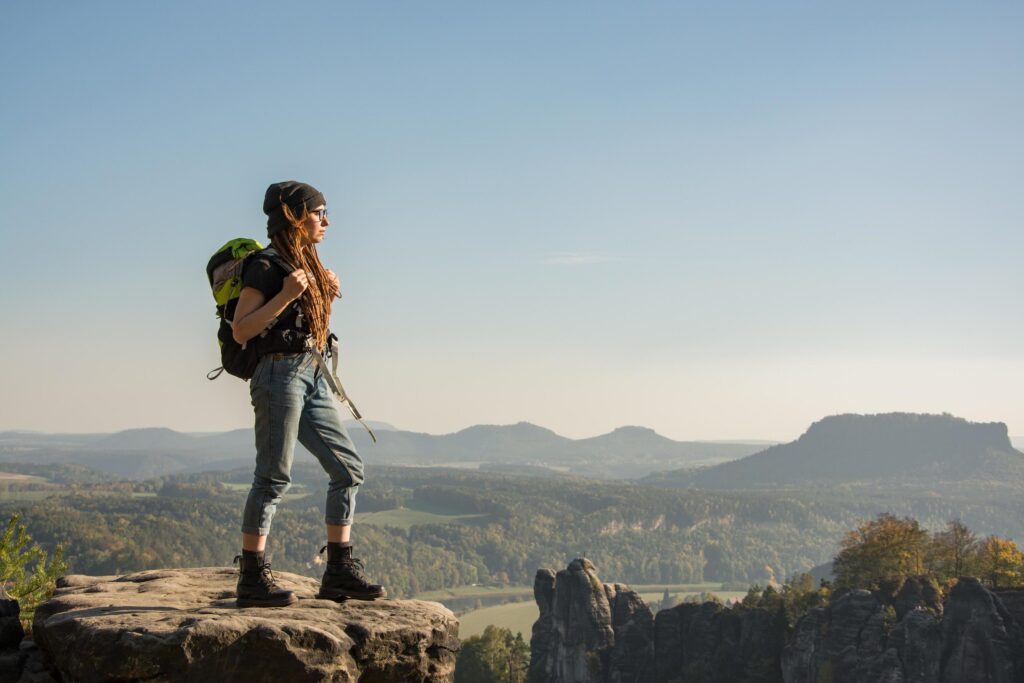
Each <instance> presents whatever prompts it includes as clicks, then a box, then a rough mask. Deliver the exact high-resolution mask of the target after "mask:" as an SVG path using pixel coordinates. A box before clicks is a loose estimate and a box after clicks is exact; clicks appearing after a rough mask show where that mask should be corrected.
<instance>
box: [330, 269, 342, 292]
mask: <svg viewBox="0 0 1024 683" xmlns="http://www.w3.org/2000/svg"><path fill="white" fill-rule="evenodd" d="M327 284H328V286H329V287H330V288H331V296H333V297H338V296H341V283H340V282H338V276H337V275H335V274H334V271H333V270H328V271H327Z"/></svg>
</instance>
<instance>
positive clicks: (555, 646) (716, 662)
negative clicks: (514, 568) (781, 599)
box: [530, 559, 784, 683]
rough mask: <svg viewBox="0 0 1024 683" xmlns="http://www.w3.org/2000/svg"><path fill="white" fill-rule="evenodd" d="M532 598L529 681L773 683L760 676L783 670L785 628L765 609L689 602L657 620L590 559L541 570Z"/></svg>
mask: <svg viewBox="0 0 1024 683" xmlns="http://www.w3.org/2000/svg"><path fill="white" fill-rule="evenodd" d="M534 596H535V598H536V600H537V605H538V606H539V607H540V616H539V618H538V619H537V621H536V623H535V624H534V626H533V637H532V639H531V641H530V680H532V681H548V682H550V683H569V682H572V683H584V682H594V683H606V682H607V683H627V682H630V681H636V682H642V683H648V682H653V681H676V680H679V681H682V680H687V681H689V680H693V681H723V682H725V681H740V680H775V679H773V678H770V677H769V678H757V676H760V675H761V671H762V670H767V671H768V672H770V673H771V672H777V671H778V670H779V655H780V653H781V650H782V644H783V640H782V639H783V637H784V630H783V629H782V628H781V627H780V626H779V625H778V624H776V620H777V615H775V614H772V613H770V612H767V611H766V610H760V609H750V610H727V609H725V608H723V607H722V606H721V605H716V604H713V603H706V604H704V605H689V604H684V605H678V606H676V607H674V608H672V609H670V610H662V611H661V612H659V613H658V615H657V618H656V619H655V618H654V617H653V615H652V614H651V610H650V608H648V607H647V605H646V603H644V602H643V600H641V599H640V596H639V595H637V594H636V593H635V592H633V591H631V590H629V589H628V588H627V587H625V586H623V585H621V584H610V585H606V584H603V583H602V582H601V580H600V579H599V578H598V576H597V571H596V570H595V568H594V565H592V564H591V563H590V562H589V561H588V560H585V559H578V560H574V561H573V562H572V563H570V564H569V566H568V568H567V569H564V570H562V571H560V572H558V573H557V574H556V573H555V572H553V571H552V570H550V569H541V570H540V571H538V572H537V577H536V580H535V581H534ZM744 676H746V677H747V678H744ZM776 678H777V676H776Z"/></svg>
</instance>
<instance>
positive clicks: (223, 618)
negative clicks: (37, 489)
mask: <svg viewBox="0 0 1024 683" xmlns="http://www.w3.org/2000/svg"><path fill="white" fill-rule="evenodd" d="M236 576H237V575H236V574H235V572H234V571H232V570H231V569H221V568H200V569H173V570H157V571H146V572H138V573H135V574H129V575H127V576H120V577H113V576H107V577H90V576H67V577H64V578H63V579H61V581H60V583H59V584H58V590H57V593H56V594H55V595H54V597H53V598H52V599H51V600H49V601H48V602H46V603H45V604H43V605H42V606H41V607H40V608H39V609H38V610H37V611H36V615H35V619H34V621H33V625H32V630H33V635H34V637H35V640H36V643H37V644H38V646H39V648H40V649H41V651H42V652H43V655H44V657H45V659H46V662H47V665H48V666H49V668H50V669H51V671H52V672H54V673H55V674H57V675H59V678H60V680H62V681H64V682H65V683H70V682H73V681H137V680H148V681H193V680H195V681H198V680H202V681H216V680H224V681H228V680H245V681H252V682H254V683H255V682H257V681H284V680H287V681H356V680H359V681H364V682H366V683H375V682H384V681H388V682H390V681H448V680H450V679H451V677H452V674H453V672H454V667H455V654H456V651H457V650H458V647H459V640H458V620H457V619H456V618H455V616H454V615H453V614H452V613H451V612H450V611H449V610H447V609H446V608H444V607H443V606H441V605H439V604H437V603H431V602H422V601H416V600H381V601H375V602H359V601H349V602H346V603H342V604H338V603H334V602H330V601H326V600H316V599H314V597H313V596H314V595H315V594H316V591H317V587H318V583H317V581H315V580H314V579H310V578H306V577H302V576H297V575H294V574H287V573H277V574H275V577H276V578H277V579H278V581H279V583H281V584H282V585H284V586H285V587H287V588H289V589H291V590H294V591H295V592H296V594H297V595H298V597H299V598H300V599H299V601H298V603H296V604H295V605H293V606H291V607H282V608H262V609H239V608H237V607H236V606H235V604H234V583H235V579H236Z"/></svg>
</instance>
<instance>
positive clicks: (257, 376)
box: [249, 353, 274, 390]
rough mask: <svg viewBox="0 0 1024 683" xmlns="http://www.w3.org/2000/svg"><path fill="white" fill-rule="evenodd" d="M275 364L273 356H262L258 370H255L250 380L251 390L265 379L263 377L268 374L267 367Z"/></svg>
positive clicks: (257, 366) (257, 364)
mask: <svg viewBox="0 0 1024 683" xmlns="http://www.w3.org/2000/svg"><path fill="white" fill-rule="evenodd" d="M273 362H274V356H273V354H269V353H268V354H264V355H262V356H260V360H259V362H258V363H256V369H255V370H253V373H252V377H251V378H250V379H249V389H250V390H251V389H252V388H253V387H255V386H257V385H258V384H259V383H260V381H261V380H262V379H263V375H265V374H267V366H269V365H271V364H272V363H273Z"/></svg>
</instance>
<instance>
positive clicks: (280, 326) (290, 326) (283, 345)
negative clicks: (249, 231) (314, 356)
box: [242, 253, 309, 356]
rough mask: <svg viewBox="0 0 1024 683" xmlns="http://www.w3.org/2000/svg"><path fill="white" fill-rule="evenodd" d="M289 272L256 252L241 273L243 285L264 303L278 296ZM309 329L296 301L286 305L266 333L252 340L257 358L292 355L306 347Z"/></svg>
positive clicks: (300, 307) (264, 255)
mask: <svg viewBox="0 0 1024 683" xmlns="http://www.w3.org/2000/svg"><path fill="white" fill-rule="evenodd" d="M289 272H290V271H286V270H285V269H284V266H283V265H282V264H279V263H277V262H275V261H274V260H273V259H272V258H271V257H270V255H268V254H264V253H259V254H256V255H254V256H252V257H251V258H249V259H247V261H246V264H245V271H244V272H243V273H242V285H243V286H245V287H252V288H253V289H258V290H259V291H260V293H262V294H263V296H264V298H265V299H266V300H267V301H270V300H271V299H273V298H274V297H275V296H277V295H278V294H279V293H280V292H281V289H282V288H283V287H284V279H285V277H286V276H287V275H288V274H289ZM308 335H309V328H308V327H307V326H306V321H305V319H304V316H303V315H302V305H301V304H300V303H299V299H296V300H295V301H293V302H291V303H290V304H288V307H287V308H285V309H284V311H283V312H282V313H281V315H280V316H279V317H278V319H277V323H275V324H274V325H273V326H272V327H271V328H270V329H269V330H264V331H263V333H262V334H260V335H259V336H257V337H254V339H253V341H255V342H256V349H257V353H258V354H259V355H261V356H262V355H264V354H267V353H295V352H298V351H302V350H303V349H304V348H306V337H307V336H308Z"/></svg>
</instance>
